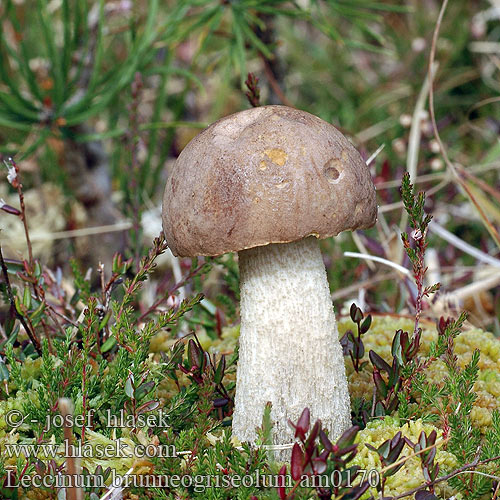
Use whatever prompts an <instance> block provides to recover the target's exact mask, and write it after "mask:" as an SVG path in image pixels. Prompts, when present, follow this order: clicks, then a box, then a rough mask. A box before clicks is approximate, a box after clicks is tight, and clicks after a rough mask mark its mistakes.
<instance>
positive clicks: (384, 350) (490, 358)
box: [338, 315, 500, 433]
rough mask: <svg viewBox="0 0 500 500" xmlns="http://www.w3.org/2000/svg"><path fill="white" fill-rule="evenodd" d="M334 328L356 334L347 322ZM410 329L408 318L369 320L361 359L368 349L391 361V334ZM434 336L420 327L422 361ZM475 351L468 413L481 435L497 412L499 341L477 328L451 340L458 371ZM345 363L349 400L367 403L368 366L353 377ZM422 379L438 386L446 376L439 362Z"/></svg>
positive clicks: (430, 326)
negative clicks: (474, 378) (474, 377)
mask: <svg viewBox="0 0 500 500" xmlns="http://www.w3.org/2000/svg"><path fill="white" fill-rule="evenodd" d="M338 326H339V335H340V336H342V335H344V333H345V332H346V331H347V330H349V329H352V330H353V331H356V330H355V329H356V325H355V324H354V323H353V322H352V321H351V320H350V319H349V318H343V319H341V320H340V321H339V324H338ZM413 326H414V322H413V319H410V318H405V317H397V316H377V315H375V316H373V321H372V325H371V328H370V330H369V331H368V332H367V333H366V334H364V335H363V343H364V345H365V357H364V359H365V360H368V353H369V352H370V350H371V349H372V350H374V351H375V352H376V353H377V354H379V355H380V356H382V357H383V358H384V359H385V360H386V361H390V360H392V355H391V344H392V339H393V337H394V332H395V331H396V330H399V329H401V330H403V331H409V332H411V331H413ZM437 336H438V335H437V330H436V327H435V325H433V324H432V323H430V322H424V323H422V339H421V347H420V356H423V357H425V356H427V355H428V354H429V348H430V344H431V342H433V341H436V340H437ZM476 348H477V349H479V350H480V352H481V357H480V359H479V364H478V367H479V377H478V380H477V382H476V384H475V385H474V391H475V392H476V394H477V400H476V402H475V404H474V408H473V410H472V413H471V419H472V423H473V425H474V426H477V427H478V428H479V429H480V430H481V432H482V433H484V432H485V431H486V429H487V428H488V427H489V426H490V425H491V412H492V411H493V410H494V409H497V408H500V340H499V339H497V338H496V337H495V336H494V335H493V334H492V333H489V332H485V331H483V330H480V329H478V328H471V329H468V330H465V331H463V332H462V333H461V334H460V335H459V336H458V337H457V338H456V339H455V354H456V355H457V357H458V364H459V366H460V367H461V368H463V367H464V366H465V365H466V364H467V363H468V362H470V360H471V356H472V352H473V351H474V349H476ZM345 360H346V371H347V378H348V381H349V392H350V394H351V397H358V398H362V397H363V398H365V399H366V400H368V401H370V400H371V398H372V395H373V392H372V391H373V379H372V371H371V369H370V367H371V364H370V363H369V364H368V365H367V369H365V370H363V371H361V372H360V373H356V372H355V371H354V368H353V366H352V362H351V360H350V359H348V358H345ZM426 375H427V376H428V378H429V380H430V381H433V382H435V383H436V384H441V383H442V381H443V379H444V378H445V377H446V376H447V375H448V372H447V369H446V366H445V364H444V363H443V362H442V361H441V360H437V361H435V362H434V363H432V364H431V365H430V366H429V368H428V369H427V371H426ZM430 410H431V409H430Z"/></svg>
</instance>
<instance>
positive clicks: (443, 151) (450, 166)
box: [428, 0, 500, 248]
mask: <svg viewBox="0 0 500 500" xmlns="http://www.w3.org/2000/svg"><path fill="white" fill-rule="evenodd" d="M447 5H448V0H444V1H443V4H442V5H441V10H440V11H439V16H438V19H437V22H436V26H435V28H434V33H433V36H432V45H431V52H430V55H429V68H428V79H429V83H430V85H429V111H430V115H431V123H432V129H433V131H434V136H435V138H436V141H437V142H438V144H439V149H440V151H441V154H442V156H443V159H444V161H445V163H446V166H447V167H448V169H449V170H450V172H451V173H452V175H453V178H454V179H455V180H456V181H457V182H458V184H459V185H460V186H461V187H462V189H463V190H464V191H465V193H466V195H467V197H468V198H469V200H470V201H471V203H472V204H473V205H474V206H475V207H476V209H477V211H478V212H479V215H480V216H481V220H482V221H483V224H484V225H485V227H486V229H487V230H488V232H489V233H490V235H491V237H492V238H493V240H494V241H495V243H496V244H497V246H498V248H500V235H499V234H498V231H497V230H496V228H495V227H494V226H493V224H492V223H491V222H490V220H489V219H488V217H487V215H486V214H485V212H484V210H483V208H482V207H481V205H480V204H479V203H478V201H477V200H476V198H475V196H474V194H473V193H472V191H471V190H470V188H469V186H468V185H467V183H466V182H464V180H463V179H462V178H461V176H460V175H459V173H458V171H457V169H456V167H455V165H453V163H452V162H451V161H450V158H449V157H448V153H447V151H446V148H445V147H444V144H443V141H442V140H441V136H440V135H439V131H438V128H437V123H436V115H435V112H434V88H433V87H434V80H433V79H434V68H435V66H434V65H435V63H434V59H435V56H436V45H437V39H438V36H439V30H440V28H441V23H442V22H443V17H444V13H445V11H446V7H447Z"/></svg>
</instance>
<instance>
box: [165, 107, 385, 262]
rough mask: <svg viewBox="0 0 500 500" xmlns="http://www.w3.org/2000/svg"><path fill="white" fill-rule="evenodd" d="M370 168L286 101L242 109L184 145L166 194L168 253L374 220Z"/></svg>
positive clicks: (291, 237)
mask: <svg viewBox="0 0 500 500" xmlns="http://www.w3.org/2000/svg"><path fill="white" fill-rule="evenodd" d="M376 216H377V204H376V200H375V187H374V185H373V182H372V179H371V176H370V172H369V169H368V167H367V166H366V164H365V162H364V161H363V159H362V158H361V156H360V154H359V153H358V152H357V151H356V149H355V148H354V147H353V146H352V144H351V143H350V142H349V141H348V140H347V139H346V138H345V137H344V136H343V135H342V134H341V133H340V132H339V131H338V130H337V129H336V128H335V127H334V126H333V125H331V124H329V123H327V122H325V121H323V120H321V119H320V118H318V117H316V116H314V115H311V114H310V113H306V112H305V111H300V110H297V109H293V108H289V107H286V106H262V107H257V108H252V109H248V110H246V111H241V112H239V113H235V114H233V115H230V116H226V117H225V118H222V119H220V120H219V121H217V122H215V123H213V124H212V125H210V126H209V127H208V128H207V129H205V130H204V131H203V132H201V133H200V134H199V135H198V136H197V137H195V138H194V139H193V140H192V141H191V142H190V143H189V144H188V145H187V146H186V147H185V148H184V150H183V151H182V152H181V154H180V155H179V158H178V159H177V161H176V162H175V165H174V166H173V168H172V172H171V173H170V176H169V178H168V181H167V185H166V187H165V194H164V197H163V231H164V233H165V237H166V239H167V242H168V244H169V246H170V249H171V250H172V252H173V253H174V254H175V255H180V256H183V257H193V256H196V255H220V254H223V253H226V252H236V251H240V250H244V249H246V248H253V247H256V246H262V245H267V244H269V243H288V242H290V241H296V240H300V239H302V238H305V237H307V236H310V235H314V236H316V237H318V238H327V237H329V236H335V235H337V234H338V233H340V232H341V231H345V230H354V229H358V228H367V227H370V226H372V225H373V224H374V223H375V220H376Z"/></svg>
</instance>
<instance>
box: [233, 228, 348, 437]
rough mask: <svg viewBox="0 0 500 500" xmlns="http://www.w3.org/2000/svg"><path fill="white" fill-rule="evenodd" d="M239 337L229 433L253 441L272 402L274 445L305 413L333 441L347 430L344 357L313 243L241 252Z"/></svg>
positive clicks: (312, 240) (289, 434)
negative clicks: (317, 423) (303, 411)
mask: <svg viewBox="0 0 500 500" xmlns="http://www.w3.org/2000/svg"><path fill="white" fill-rule="evenodd" d="M238 256H239V265H240V292H241V302H240V307H241V333H240V350H239V362H238V373H237V382H236V384H237V385H236V400H235V410H234V415H233V435H235V436H236V437H238V438H239V439H240V441H251V442H254V441H255V439H256V432H255V428H256V427H258V426H260V425H261V423H262V415H263V411H264V406H265V404H266V402H267V401H270V402H271V403H272V412H271V418H272V421H273V424H274V435H273V443H274V444H284V443H290V442H293V440H294V439H293V430H292V429H291V428H290V427H289V425H288V424H287V421H288V419H290V420H292V421H293V422H296V421H297V419H298V417H299V416H300V414H301V413H302V410H303V409H304V408H305V407H308V408H309V409H310V411H311V424H312V423H314V422H315V420H316V419H318V418H319V419H321V421H322V423H323V428H325V429H327V430H328V431H329V434H330V437H331V438H332V439H335V438H336V437H338V436H339V435H340V434H341V433H342V432H343V431H344V430H346V429H347V428H348V427H350V425H351V419H350V402H349V393H348V390H347V379H346V375H345V366H344V358H343V355H342V348H341V346H340V344H339V341H338V331H337V325H336V322H335V314H334V311H333V304H332V301H331V298H330V290H329V287H328V281H327V276H326V270H325V266H324V264H323V260H322V257H321V252H320V249H319V245H318V241H317V239H316V238H314V237H309V238H306V239H303V240H301V241H297V242H293V243H285V244H270V245H267V246H262V247H256V248H252V249H249V250H243V251H241V252H239V254H238Z"/></svg>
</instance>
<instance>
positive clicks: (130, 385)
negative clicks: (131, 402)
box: [125, 372, 134, 399]
mask: <svg viewBox="0 0 500 500" xmlns="http://www.w3.org/2000/svg"><path fill="white" fill-rule="evenodd" d="M125 394H126V395H127V396H128V397H129V398H130V399H132V398H133V397H134V375H133V374H132V372H130V373H129V376H128V377H127V381H126V382H125Z"/></svg>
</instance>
